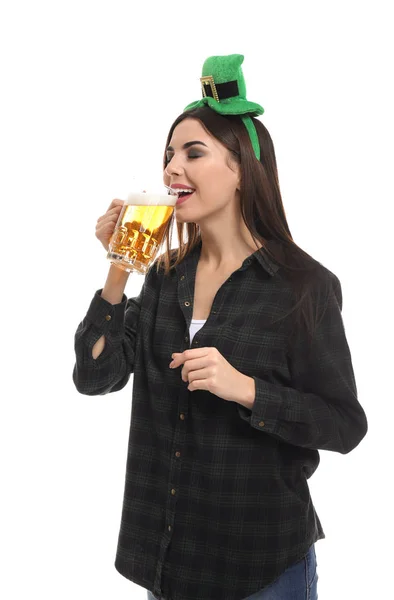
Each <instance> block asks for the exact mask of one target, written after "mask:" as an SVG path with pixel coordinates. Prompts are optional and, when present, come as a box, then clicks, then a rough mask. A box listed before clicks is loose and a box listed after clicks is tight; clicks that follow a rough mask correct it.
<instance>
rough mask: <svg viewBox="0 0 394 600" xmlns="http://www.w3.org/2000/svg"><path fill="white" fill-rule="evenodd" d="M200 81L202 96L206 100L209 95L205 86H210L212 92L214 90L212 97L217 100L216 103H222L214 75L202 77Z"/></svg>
mask: <svg viewBox="0 0 394 600" xmlns="http://www.w3.org/2000/svg"><path fill="white" fill-rule="evenodd" d="M200 81H201V86H202V94H203V97H204V98H206V96H207V94H206V91H205V86H206V85H209V86H210V88H211V90H212V96H213V97H214V98H215V100H216V102H220V100H219V96H218V93H217V90H216V85H215V82H214V80H213V76H212V75H207V76H206V77H200Z"/></svg>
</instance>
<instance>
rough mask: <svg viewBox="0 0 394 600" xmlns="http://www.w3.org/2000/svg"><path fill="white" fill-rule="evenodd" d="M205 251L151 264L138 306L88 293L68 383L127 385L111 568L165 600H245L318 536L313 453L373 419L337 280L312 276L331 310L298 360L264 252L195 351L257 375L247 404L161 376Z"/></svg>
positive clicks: (225, 296)
mask: <svg viewBox="0 0 394 600" xmlns="http://www.w3.org/2000/svg"><path fill="white" fill-rule="evenodd" d="M200 252H201V242H200V244H199V245H198V246H196V248H195V249H194V250H193V252H192V253H191V254H189V256H188V257H187V258H186V259H185V260H184V261H183V262H182V263H181V264H180V265H179V266H178V267H176V269H175V270H173V271H171V273H170V275H169V276H164V274H163V272H162V271H160V272H159V273H157V272H156V266H155V265H154V266H153V267H151V268H150V269H149V271H148V273H147V275H146V276H145V279H144V283H143V286H142V289H141V293H140V294H139V296H138V297H136V298H130V299H127V298H126V296H125V295H124V296H123V299H122V302H121V303H119V304H117V305H111V304H110V303H108V302H106V301H105V300H104V299H103V298H101V296H100V294H101V291H102V290H101V289H100V290H98V291H97V292H96V293H95V295H94V297H93V299H92V302H91V304H90V307H89V309H88V311H87V314H86V316H85V318H84V319H83V321H82V322H81V323H80V324H79V326H78V329H77V331H76V335H75V353H76V362H75V365H74V370H73V380H74V383H75V386H76V388H77V390H78V391H79V392H80V393H81V394H87V395H96V394H107V393H109V392H115V391H117V390H120V389H122V388H123V387H124V386H125V385H126V383H127V382H128V380H129V378H130V374H131V373H133V374H134V375H133V398H132V410H131V425H130V437H129V450H128V456H127V465H126V474H125V488H124V501H123V510H122V516H121V524H120V532H119V539H118V547H117V552H116V560H115V567H116V569H117V570H118V571H119V572H120V573H121V574H122V575H124V577H126V578H128V579H130V580H131V581H133V582H135V583H136V584H138V585H140V586H143V587H144V588H147V589H149V590H151V591H152V592H153V593H154V594H155V595H156V596H158V597H164V598H165V599H166V600H207V599H210V600H241V599H243V598H246V597H248V596H250V595H251V594H253V593H254V592H257V591H258V590H261V589H262V588H264V587H266V586H267V585H269V584H270V583H272V582H273V581H274V580H275V579H276V578H277V577H279V575H280V574H281V573H282V572H283V571H285V570H286V569H287V568H288V567H289V566H291V565H292V564H294V563H296V562H298V561H299V560H300V559H301V558H303V557H304V556H305V555H306V554H307V552H308V550H309V548H310V546H311V545H312V544H313V543H314V542H316V541H317V540H318V539H321V538H324V537H325V534H324V532H323V529H322V525H321V523H320V521H319V518H318V516H317V513H316V511H315V508H314V505H313V503H312V500H311V497H310V493H309V488H308V482H307V479H308V478H309V477H310V476H311V475H312V474H313V473H314V471H315V470H316V468H317V466H318V464H319V452H318V450H319V449H324V450H331V451H334V452H340V453H342V454H345V453H347V452H350V451H351V450H352V449H353V448H355V447H356V446H357V444H358V443H359V442H360V441H361V440H362V438H363V437H364V435H365V434H366V431H367V420H366V416H365V413H364V411H363V409H362V407H361V406H360V404H359V402H358V400H357V390H356V383H355V378H354V373H353V369H352V362H351V355H350V350H349V347H348V344H347V341H346V337H345V331H344V325H343V321H342V316H341V310H342V296H341V286H340V282H339V280H338V278H337V277H336V276H335V275H334V274H333V273H332V272H330V271H329V270H328V269H326V268H325V267H323V266H321V270H322V273H323V275H324V277H323V280H324V281H325V282H326V284H325V286H324V290H327V293H326V292H325V295H324V298H323V300H324V303H325V308H326V310H325V313H324V316H323V317H322V319H321V321H320V323H319V325H318V328H317V331H316V334H315V337H314V341H313V351H312V353H311V354H309V355H308V354H307V352H306V351H305V348H306V345H305V339H304V338H303V335H302V333H301V332H300V333H299V334H298V335H297V336H296V337H295V338H294V337H293V338H292V339H293V341H292V343H291V344H290V343H289V339H290V337H289V327H290V321H289V319H288V318H286V319H282V320H279V319H280V317H281V316H283V315H284V314H285V313H287V312H289V309H290V307H291V306H292V303H293V302H294V299H293V297H292V293H291V288H290V285H289V284H288V282H287V280H286V278H285V277H283V276H282V275H281V269H280V268H279V266H278V264H277V263H276V262H275V261H273V260H270V259H269V257H268V256H267V254H266V253H265V254H264V256H262V255H261V254H260V252H258V251H257V252H256V253H255V254H252V255H251V256H250V257H248V258H247V259H245V261H244V262H243V264H242V266H241V267H240V268H239V269H238V270H237V271H235V272H234V273H233V274H232V275H231V277H229V278H228V279H227V281H226V282H225V283H224V284H223V285H222V287H221V288H220V289H219V291H218V293H217V294H216V297H215V299H214V302H213V305H212V309H211V313H210V315H209V318H208V320H207V322H206V323H205V324H204V326H203V327H202V328H201V329H200V330H199V331H198V332H197V334H196V335H195V337H194V339H193V343H192V345H191V347H192V348H197V347H208V346H213V347H216V348H217V349H218V350H219V352H220V353H221V354H222V355H223V356H224V357H225V358H226V360H228V362H229V363H230V364H232V365H233V366H234V367H235V368H236V369H238V370H239V371H241V372H242V373H244V374H245V375H248V376H250V377H253V378H254V380H255V384H256V397H255V403H254V405H253V409H252V410H249V409H247V408H245V407H243V406H241V405H240V404H238V403H237V402H229V401H225V400H223V399H221V398H219V397H218V396H215V395H214V394H212V393H210V392H207V391H203V390H195V391H192V392H191V391H189V390H188V389H187V385H188V384H187V382H183V381H182V379H181V369H180V368H178V369H175V370H172V369H170V368H169V366H168V365H169V363H170V362H171V354H172V353H173V352H183V351H184V350H185V349H187V348H189V347H190V340H189V326H190V322H191V319H192V315H193V299H194V282H195V276H196V269H197V264H198V260H199V256H200ZM319 286H321V284H319ZM328 292H331V293H330V294H328ZM109 317H110V318H109ZM102 334H104V335H105V336H106V344H105V348H104V350H103V352H102V354H101V355H100V356H99V357H98V358H97V360H94V359H93V358H92V354H91V352H92V346H93V345H94V343H95V342H96V341H97V339H98V338H99V337H100V336H101V335H102Z"/></svg>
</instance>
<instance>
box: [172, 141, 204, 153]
mask: <svg viewBox="0 0 394 600" xmlns="http://www.w3.org/2000/svg"><path fill="white" fill-rule="evenodd" d="M195 144H201V146H205V147H206V148H208V146H207V145H206V144H204V142H199V141H198V140H194V141H193V142H186V144H183V146H182V150H186V149H187V148H190V146H194V145H195ZM166 152H174V148H173V147H172V146H168V147H167V150H166Z"/></svg>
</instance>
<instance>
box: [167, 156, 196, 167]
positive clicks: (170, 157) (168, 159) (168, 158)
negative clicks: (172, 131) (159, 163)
mask: <svg viewBox="0 0 394 600" xmlns="http://www.w3.org/2000/svg"><path fill="white" fill-rule="evenodd" d="M202 156H203V155H202V154H189V155H188V157H187V158H190V159H193V158H201V157H202ZM172 157H173V155H170V156H169V155H168V154H167V156H166V165H168V163H169V162H170V160H171V159H172Z"/></svg>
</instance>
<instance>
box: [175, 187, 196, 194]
mask: <svg viewBox="0 0 394 600" xmlns="http://www.w3.org/2000/svg"><path fill="white" fill-rule="evenodd" d="M174 190H175V192H177V193H180V192H184V193H185V194H191V193H192V192H194V190H183V189H182V188H174Z"/></svg>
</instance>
